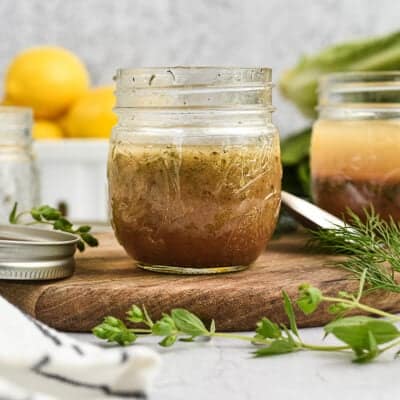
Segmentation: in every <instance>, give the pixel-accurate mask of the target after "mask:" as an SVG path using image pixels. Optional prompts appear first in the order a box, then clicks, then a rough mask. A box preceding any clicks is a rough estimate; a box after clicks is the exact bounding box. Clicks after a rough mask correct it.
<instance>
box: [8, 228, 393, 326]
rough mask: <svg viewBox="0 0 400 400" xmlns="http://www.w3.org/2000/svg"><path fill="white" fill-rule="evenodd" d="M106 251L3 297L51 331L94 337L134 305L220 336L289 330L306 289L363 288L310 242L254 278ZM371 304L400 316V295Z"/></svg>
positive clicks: (276, 253)
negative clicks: (284, 295) (152, 268)
mask: <svg viewBox="0 0 400 400" xmlns="http://www.w3.org/2000/svg"><path fill="white" fill-rule="evenodd" d="M100 243H101V245H100V247H98V248H95V249H89V250H87V251H86V252H85V253H83V254H80V255H78V256H77V269H76V272H75V274H74V275H73V276H72V277H71V278H68V279H65V280H61V281H56V282H54V281H52V282H50V281H49V282H41V283H32V282H17V281H14V282H13V281H2V282H0V294H1V295H3V296H4V297H5V298H7V299H8V300H9V301H11V302H12V303H14V304H16V305H17V306H18V307H20V308H21V309H22V310H24V311H25V312H27V313H28V314H30V315H32V316H33V317H35V318H37V319H39V320H40V321H43V322H44V323H46V324H48V325H50V326H52V327H54V328H57V329H60V330H65V331H76V332H87V331H90V330H91V329H92V328H93V326H95V325H96V324H98V323H99V322H101V320H102V318H103V317H104V316H106V315H114V316H118V317H123V316H124V313H125V312H126V310H127V309H128V308H129V307H130V305H131V304H134V303H135V304H145V305H146V307H147V308H148V310H149V311H150V313H151V314H152V315H154V317H156V318H157V317H159V316H160V314H161V313H162V312H168V311H169V310H170V309H171V308H175V307H184V308H187V309H189V310H191V311H193V312H195V313H196V314H198V315H199V316H200V317H201V318H202V319H203V320H204V321H205V322H208V321H210V320H211V318H214V319H215V320H216V324H217V329H219V330H225V331H241V330H253V329H254V327H255V324H256V322H257V321H258V320H259V319H260V318H261V317H262V316H268V317H269V318H271V319H273V320H275V321H277V322H285V321H286V318H285V315H284V311H283V307H282V301H281V290H282V289H285V290H286V291H287V292H288V293H289V295H291V296H293V297H294V296H296V294H297V287H298V286H299V285H300V284H301V283H304V282H309V283H312V284H314V285H317V286H318V287H320V288H321V290H323V291H324V292H325V293H327V294H331V295H332V294H336V293H337V292H338V291H339V290H347V291H352V290H355V289H356V287H357V282H355V281H354V280H351V279H349V276H348V275H347V273H346V272H344V271H342V270H340V269H338V268H329V267H326V263H327V262H328V261H329V259H330V258H332V257H328V256H327V255H323V254H311V253H310V252H308V251H307V250H305V248H304V245H305V243H306V237H305V236H304V235H299V234H295V235H287V236H284V237H282V238H280V239H279V240H273V241H271V243H270V244H269V246H268V248H267V250H266V251H265V252H264V254H262V255H261V257H260V258H259V259H258V260H257V262H256V263H255V264H254V265H253V266H251V267H250V268H249V269H248V270H246V271H243V272H236V273H231V274H222V275H216V276H215V275H214V276H212V275H209V276H174V275H162V274H156V273H152V272H146V271H142V270H140V269H138V268H136V267H135V264H134V262H133V261H132V260H131V259H130V258H129V257H128V256H127V255H126V254H125V252H124V250H123V249H122V248H121V247H120V246H119V245H118V244H117V242H116V241H115V239H114V238H113V236H112V234H110V233H108V234H102V235H101V236H100ZM366 300H367V302H368V303H370V304H374V305H375V306H377V307H382V308H384V309H386V310H390V311H400V301H399V300H400V295H398V294H390V293H378V292H376V293H373V294H371V295H369V296H368V298H367V299H366ZM331 318H332V317H331V316H330V315H329V314H328V313H327V311H326V309H325V308H320V309H319V310H318V311H317V312H315V313H314V314H313V315H311V316H307V317H306V316H304V315H303V314H302V313H301V312H298V322H299V326H301V327H306V326H318V325H321V324H324V323H326V322H327V321H329V320H330V319H331Z"/></svg>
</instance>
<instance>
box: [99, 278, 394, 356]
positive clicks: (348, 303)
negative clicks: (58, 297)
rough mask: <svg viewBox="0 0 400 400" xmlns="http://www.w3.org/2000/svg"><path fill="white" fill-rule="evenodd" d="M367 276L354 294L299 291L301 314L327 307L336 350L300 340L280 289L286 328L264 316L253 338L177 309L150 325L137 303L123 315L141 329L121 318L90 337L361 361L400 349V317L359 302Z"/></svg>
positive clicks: (123, 342)
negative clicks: (224, 343)
mask: <svg viewBox="0 0 400 400" xmlns="http://www.w3.org/2000/svg"><path fill="white" fill-rule="evenodd" d="M366 274H367V271H365V272H363V273H362V275H361V280H360V287H359V290H358V292H357V293H356V294H352V293H347V292H340V293H339V294H338V296H337V297H329V296H325V295H324V294H322V292H321V291H320V290H319V289H318V288H316V287H313V286H310V285H308V284H304V285H301V286H300V288H299V296H298V298H297V301H296V304H297V306H298V308H299V309H300V310H301V311H302V312H303V313H304V314H306V315H308V314H312V313H313V312H315V311H316V309H317V308H318V307H319V305H320V304H321V303H330V307H329V311H330V312H331V313H332V314H334V315H335V316H336V318H335V319H334V320H333V322H330V323H329V324H327V325H326V326H325V327H324V331H325V335H333V336H335V337H336V338H337V339H338V340H339V341H341V342H342V344H341V345H337V346H330V345H317V344H311V343H306V342H304V341H303V339H302V338H301V335H300V333H299V330H298V328H297V322H296V316H295V312H294V305H293V303H292V301H291V299H290V297H289V296H288V294H287V293H286V292H285V291H283V292H282V296H283V304H284V309H285V313H286V315H287V318H288V321H289V325H288V326H287V325H284V324H277V323H275V322H273V321H271V320H270V319H269V318H266V317H264V318H261V320H260V321H259V322H258V323H257V325H256V330H255V332H254V335H253V336H246V335H242V334H235V333H226V332H217V331H216V326H215V321H214V320H212V321H211V324H210V327H209V328H207V327H206V325H205V324H204V323H203V321H202V320H201V319H200V318H199V317H197V316H196V315H195V314H193V313H191V312H190V311H188V310H186V309H182V308H178V309H173V310H172V311H171V312H170V313H169V314H168V313H165V314H163V315H162V317H161V319H159V320H158V321H155V322H153V321H152V320H151V318H150V316H149V314H148V312H147V310H146V308H145V307H144V306H142V307H139V306H137V305H133V306H132V307H131V309H130V310H129V311H128V312H127V317H126V322H129V323H131V324H133V326H135V325H136V324H142V325H144V326H145V328H136V327H133V328H130V327H128V325H127V324H126V322H124V321H122V320H121V319H118V318H115V317H106V318H104V321H103V322H102V323H101V324H99V325H97V326H96V327H95V328H94V329H93V334H94V335H95V336H97V337H98V338H100V339H103V340H106V341H108V342H111V343H118V344H120V345H124V346H125V345H129V344H131V343H133V342H135V341H136V340H137V339H138V337H139V336H140V335H143V334H144V335H146V334H147V335H153V336H160V337H162V339H161V341H160V342H159V345H160V346H163V347H169V346H172V345H173V344H174V343H176V342H177V341H182V342H193V341H195V340H196V339H197V338H199V337H203V338H204V337H205V338H207V339H211V338H225V339H232V340H241V341H246V342H249V343H251V344H253V345H254V346H255V347H256V349H255V351H253V355H254V356H255V357H266V356H273V355H278V354H286V353H293V352H298V351H322V352H345V353H352V354H353V356H354V358H353V361H354V362H358V363H365V362H369V361H371V360H373V359H375V358H376V357H378V356H379V355H381V354H382V353H384V352H385V351H387V350H389V349H391V348H393V347H395V346H400V331H399V330H398V328H397V327H396V325H395V323H396V322H400V317H398V316H396V315H393V314H390V313H386V312H384V311H382V310H379V309H375V308H373V307H370V306H368V305H365V304H363V303H362V302H361V297H362V294H363V291H364V284H365V279H366ZM349 310H359V311H362V312H366V313H370V314H372V315H375V316H379V317H385V319H377V318H372V317H367V316H352V317H344V316H343V314H344V313H345V312H347V311H349ZM398 353H400V351H399V352H398ZM398 353H396V356H397V354H398Z"/></svg>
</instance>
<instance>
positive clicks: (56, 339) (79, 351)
mask: <svg viewBox="0 0 400 400" xmlns="http://www.w3.org/2000/svg"><path fill="white" fill-rule="evenodd" d="M27 317H28V319H29V320H30V321H31V322H32V323H33V325H35V327H36V328H37V329H38V330H39V331H40V332H41V333H42V334H43V336H46V337H47V338H49V339H50V340H51V341H52V342H53V343H54V344H55V345H56V346H64V343H63V342H62V341H61V340H60V338H59V337H57V336H56V335H53V334H52V333H51V332H50V330H49V329H47V327H46V326H45V325H43V324H41V323H40V322H38V321H36V320H35V319H33V318H31V317H30V316H27ZM71 348H72V349H73V350H74V351H75V352H76V353H77V354H79V355H80V356H83V355H85V353H84V351H83V350H82V349H81V348H80V347H79V346H78V345H77V344H71ZM0 400H1V399H0Z"/></svg>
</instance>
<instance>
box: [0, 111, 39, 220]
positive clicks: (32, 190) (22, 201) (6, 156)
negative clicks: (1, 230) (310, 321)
mask: <svg viewBox="0 0 400 400" xmlns="http://www.w3.org/2000/svg"><path fill="white" fill-rule="evenodd" d="M31 131H32V111H31V110H30V109H29V108H24V107H9V106H0V223H5V222H7V221H8V215H9V213H10V211H11V209H12V207H13V205H14V203H15V202H18V208H19V209H20V210H28V209H30V208H32V207H33V206H36V205H38V204H39V185H38V174H37V169H36V166H35V160H34V157H33V153H32V135H31Z"/></svg>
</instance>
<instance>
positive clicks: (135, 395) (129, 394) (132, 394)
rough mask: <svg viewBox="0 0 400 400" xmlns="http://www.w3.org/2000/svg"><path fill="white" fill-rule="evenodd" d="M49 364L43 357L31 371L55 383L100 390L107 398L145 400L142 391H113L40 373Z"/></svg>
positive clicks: (101, 386) (105, 386)
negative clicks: (117, 397)
mask: <svg viewBox="0 0 400 400" xmlns="http://www.w3.org/2000/svg"><path fill="white" fill-rule="evenodd" d="M50 362H51V359H50V357H49V356H44V357H43V358H42V359H41V360H40V361H39V362H38V363H37V364H36V365H34V366H33V367H32V368H31V369H32V371H33V372H35V373H36V374H38V375H40V376H43V377H45V378H49V379H54V380H56V381H59V382H62V383H66V384H68V385H72V386H76V387H82V388H86V389H96V390H101V391H102V392H103V393H104V394H105V395H107V396H119V397H124V398H131V399H140V400H145V399H147V395H146V393H144V392H143V391H142V390H133V391H122V390H113V389H112V388H110V387H109V386H108V385H101V384H99V385H97V384H95V383H89V382H79V381H76V380H74V379H71V378H67V377H66V376H62V375H58V374H52V373H50V372H45V371H42V368H43V367H44V366H46V365H48V364H49V363H50Z"/></svg>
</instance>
